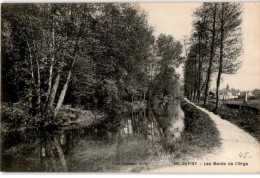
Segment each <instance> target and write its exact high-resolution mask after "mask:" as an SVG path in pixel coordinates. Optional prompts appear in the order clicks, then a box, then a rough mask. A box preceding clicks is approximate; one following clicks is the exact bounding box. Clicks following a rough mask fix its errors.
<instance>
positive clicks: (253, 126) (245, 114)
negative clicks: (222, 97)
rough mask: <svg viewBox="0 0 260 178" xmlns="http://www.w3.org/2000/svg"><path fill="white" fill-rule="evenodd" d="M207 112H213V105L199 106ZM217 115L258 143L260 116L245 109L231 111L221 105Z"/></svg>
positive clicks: (259, 138) (259, 139)
mask: <svg viewBox="0 0 260 178" xmlns="http://www.w3.org/2000/svg"><path fill="white" fill-rule="evenodd" d="M201 106H202V107H204V108H206V109H207V110H209V111H213V110H214V108H215V105H213V104H207V105H201ZM218 115H219V116H220V117H221V118H222V119H225V120H228V121H230V122H231V123H233V124H235V125H237V126H238V127H240V128H241V129H243V130H245V131H246V132H248V133H249V134H251V135H252V136H253V137H255V138H256V139H257V140H258V141H259V142H260V115H257V114H255V113H254V112H253V111H251V110H246V109H242V110H239V109H231V108H228V107H226V106H224V105H221V106H220V107H219V110H218Z"/></svg>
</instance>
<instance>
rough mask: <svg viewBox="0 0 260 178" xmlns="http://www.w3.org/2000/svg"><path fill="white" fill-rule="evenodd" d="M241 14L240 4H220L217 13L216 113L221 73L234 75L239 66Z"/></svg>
mask: <svg viewBox="0 0 260 178" xmlns="http://www.w3.org/2000/svg"><path fill="white" fill-rule="evenodd" d="M241 14H242V11H241V4H239V3H224V2H222V3H221V9H220V12H219V23H220V24H219V26H220V50H219V61H218V63H219V67H218V76H217V81H216V88H217V89H216V96H217V98H216V112H217V110H218V107H219V86H220V80H221V75H222V73H227V74H229V73H234V72H236V71H237V70H238V69H239V66H240V61H238V57H239V56H240V55H241V53H242V47H241V32H240V31H241V30H240V24H241V22H242V19H241Z"/></svg>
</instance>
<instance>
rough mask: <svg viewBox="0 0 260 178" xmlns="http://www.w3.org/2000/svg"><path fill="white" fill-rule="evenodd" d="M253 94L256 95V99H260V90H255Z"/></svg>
mask: <svg viewBox="0 0 260 178" xmlns="http://www.w3.org/2000/svg"><path fill="white" fill-rule="evenodd" d="M253 94H254V96H255V98H260V89H256V90H254V91H253Z"/></svg>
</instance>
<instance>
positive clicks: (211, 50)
mask: <svg viewBox="0 0 260 178" xmlns="http://www.w3.org/2000/svg"><path fill="white" fill-rule="evenodd" d="M217 6H218V4H217V3H214V5H213V7H212V13H213V14H212V30H211V32H212V37H211V45H210V58H209V66H208V71H207V79H206V88H205V93H204V104H206V103H207V100H208V92H209V87H210V82H211V74H212V65H213V58H214V54H215V45H216V44H215V36H216V16H217Z"/></svg>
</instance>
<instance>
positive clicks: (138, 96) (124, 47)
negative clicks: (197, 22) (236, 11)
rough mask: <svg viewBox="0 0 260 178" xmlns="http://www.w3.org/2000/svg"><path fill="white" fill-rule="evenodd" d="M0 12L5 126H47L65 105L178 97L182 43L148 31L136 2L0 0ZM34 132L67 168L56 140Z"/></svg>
mask: <svg viewBox="0 0 260 178" xmlns="http://www.w3.org/2000/svg"><path fill="white" fill-rule="evenodd" d="M1 13H2V14H1V15H2V21H1V23H2V24H1V25H2V43H1V44H2V46H1V47H2V53H1V59H2V101H3V106H5V107H4V109H3V110H5V111H7V112H6V114H4V115H3V117H2V123H3V125H2V127H5V130H8V129H14V128H15V129H19V128H22V127H25V128H26V127H32V126H34V127H36V128H37V130H41V129H42V128H46V127H47V126H50V125H52V127H49V128H48V129H49V130H51V131H53V129H54V130H55V129H57V128H56V127H55V125H57V124H60V123H61V122H62V121H61V120H59V118H58V117H57V115H58V113H59V111H60V109H61V108H62V106H63V105H64V104H66V105H71V107H80V108H82V109H88V110H98V111H101V112H105V113H106V114H107V115H109V116H110V118H118V117H117V116H118V115H119V114H120V113H121V111H122V108H123V107H124V105H125V104H126V103H132V104H133V103H134V102H135V101H154V99H155V98H159V99H162V98H164V97H166V96H171V97H179V96H180V94H179V85H178V78H179V76H178V75H177V74H176V73H175V70H174V69H175V68H176V67H178V66H179V65H180V64H181V63H182V61H183V58H182V57H181V53H182V45H181V44H180V42H178V41H176V40H175V39H174V38H173V37H172V36H168V35H164V34H161V35H160V36H159V37H158V38H155V37H154V36H153V28H152V27H151V26H149V25H148V23H147V19H146V15H145V13H144V12H143V11H142V10H141V9H140V8H139V7H138V6H137V5H136V4H129V3H116V4H113V3H108V4H104V3H103V4H98V3H95V4H94V3H90V4H2V12H1ZM207 18H209V16H208V17H207ZM204 36H205V35H204ZM203 40H204V37H203ZM194 45H195V44H194ZM194 45H193V46H194ZM193 48H194V47H193ZM205 60H206V59H205ZM204 67H205V66H204ZM204 67H203V68H204ZM186 72H187V70H186ZM201 81H202V80H201ZM187 91H188V90H187ZM19 108H20V110H19ZM18 111H19V112H18ZM18 117H19V118H21V119H19V121H17V118H18ZM53 125H54V126H53ZM45 130H46V129H45ZM49 130H48V131H49ZM39 135H44V138H43V139H42V140H40V144H39V145H42V144H44V142H47V141H48V140H49V141H51V142H52V143H53V145H54V147H55V148H56V150H57V154H58V156H59V158H60V160H61V163H62V166H63V168H64V170H66V169H67V168H66V161H65V158H64V154H63V152H62V149H61V147H60V145H59V142H58V141H57V140H58V139H57V138H56V137H55V136H54V135H53V134H47V138H46V134H39ZM46 149H47V148H46Z"/></svg>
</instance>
